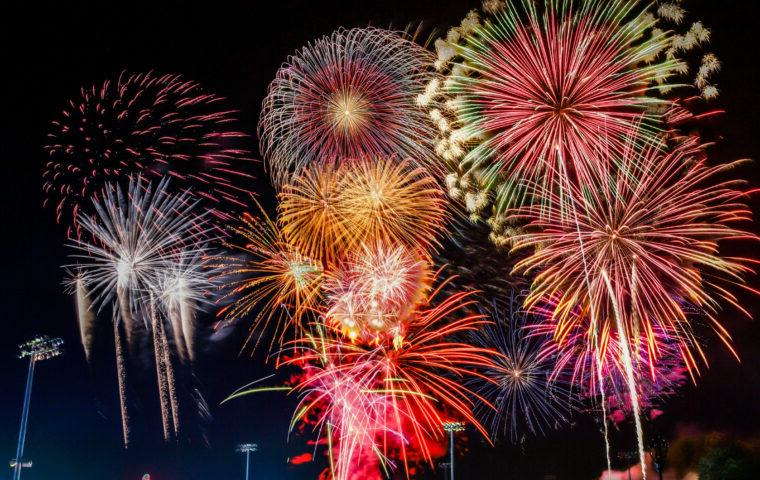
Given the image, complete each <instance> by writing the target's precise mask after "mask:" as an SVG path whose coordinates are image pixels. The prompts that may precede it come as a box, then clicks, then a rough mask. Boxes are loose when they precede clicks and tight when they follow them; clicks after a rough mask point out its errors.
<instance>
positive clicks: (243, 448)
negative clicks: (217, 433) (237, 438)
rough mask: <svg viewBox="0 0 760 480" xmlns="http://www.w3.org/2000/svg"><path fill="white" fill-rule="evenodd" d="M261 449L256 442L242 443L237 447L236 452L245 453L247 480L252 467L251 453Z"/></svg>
mask: <svg viewBox="0 0 760 480" xmlns="http://www.w3.org/2000/svg"><path fill="white" fill-rule="evenodd" d="M258 449H259V446H258V445H257V444H255V443H242V444H240V445H238V446H237V448H236V449H235V451H236V452H240V453H245V480H248V478H249V473H250V469H251V453H253V452H255V451H256V450H258Z"/></svg>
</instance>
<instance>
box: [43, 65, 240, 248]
mask: <svg viewBox="0 0 760 480" xmlns="http://www.w3.org/2000/svg"><path fill="white" fill-rule="evenodd" d="M223 103H224V99H223V98H222V97H219V96H217V95H214V94H211V93H208V92H205V91H204V90H203V89H202V88H201V86H200V85H199V84H198V83H196V82H192V81H187V80H184V79H183V78H182V77H180V76H179V75H156V74H154V73H134V74H130V73H127V72H123V73H122V74H121V75H120V76H119V77H118V78H117V79H116V80H115V81H113V80H106V81H105V82H103V84H102V85H100V86H97V85H93V86H92V87H89V88H82V89H81V91H80V96H79V98H77V99H74V100H70V101H69V102H68V103H67V104H66V106H65V108H64V109H63V110H62V112H61V114H60V117H59V118H58V119H56V120H54V121H53V122H52V125H51V129H50V132H49V133H48V140H47V144H46V145H45V150H46V151H47V153H48V155H49V157H50V160H49V161H48V162H47V164H46V165H45V170H44V172H43V175H42V177H43V189H44V191H45V194H46V196H47V198H46V200H45V203H46V204H50V205H52V206H54V207H55V209H56V218H57V220H58V221H59V222H66V223H69V222H70V221H71V222H72V224H71V225H70V229H69V236H70V237H71V236H75V235H76V234H78V222H79V220H80V219H81V217H82V215H80V214H79V212H80V208H81V207H82V203H83V202H85V201H89V198H90V197H92V196H94V195H96V194H97V193H98V191H99V190H100V189H101V188H102V187H103V185H104V184H105V183H106V182H109V181H117V180H119V179H121V178H123V177H124V176H127V175H133V174H142V175H144V176H146V177H149V178H160V177H163V176H170V177H172V178H173V179H175V180H174V181H175V182H177V183H178V184H179V185H182V184H184V185H192V186H193V187H194V188H195V191H194V195H195V196H196V198H199V199H202V200H203V205H204V207H205V208H207V209H208V210H209V211H210V212H211V215H212V216H214V217H218V218H219V219H229V218H231V217H230V216H229V214H228V213H227V212H228V210H229V209H230V208H234V207H240V206H243V204H242V203H241V201H240V200H239V197H240V195H241V193H243V192H245V189H246V184H247V181H248V180H249V179H250V176H249V175H248V174H246V173H244V172H243V169H244V162H245V161H249V160H250V159H249V158H248V152H247V151H246V150H244V149H243V148H242V147H241V139H242V138H243V137H245V136H246V135H245V134H243V133H240V132H238V131H236V130H234V127H233V125H234V123H235V115H236V111H234V110H225V109H224V108H223V107H222V106H221V105H222V104H223ZM85 206H86V205H85Z"/></svg>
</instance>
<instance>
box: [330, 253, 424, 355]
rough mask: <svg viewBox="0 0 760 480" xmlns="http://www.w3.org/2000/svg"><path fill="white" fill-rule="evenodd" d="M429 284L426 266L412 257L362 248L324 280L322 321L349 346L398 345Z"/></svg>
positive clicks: (415, 255)
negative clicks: (391, 342) (361, 343)
mask: <svg viewBox="0 0 760 480" xmlns="http://www.w3.org/2000/svg"><path fill="white" fill-rule="evenodd" d="M430 281H431V274H430V271H429V270H428V266H427V263H426V262H425V261H423V260H422V258H420V256H419V255H418V254H416V253H415V252H413V251H411V250H409V249H407V248H405V247H403V246H401V245H397V246H394V247H385V246H384V245H382V244H380V243H377V244H374V245H373V246H367V245H363V246H362V248H361V249H360V250H358V251H354V252H351V253H350V254H349V255H348V256H347V258H346V259H345V260H344V261H343V262H341V264H340V265H339V266H338V268H337V269H336V270H335V271H333V272H331V273H330V274H329V275H328V278H327V281H326V282H325V290H326V292H327V303H328V305H329V310H328V311H327V315H326V316H327V318H328V320H329V321H331V322H332V323H333V325H334V326H336V327H338V328H340V330H341V331H342V332H343V333H344V334H345V335H347V336H348V337H349V338H350V339H351V340H360V341H364V342H376V343H377V342H380V341H381V340H382V339H384V338H386V337H387V338H390V339H400V338H401V337H403V335H404V332H405V330H406V322H407V320H408V319H409V317H410V316H411V315H412V313H413V311H414V308H415V307H416V306H417V305H419V304H420V303H421V302H422V301H423V300H424V298H425V295H426V293H427V291H428V289H429V288H430Z"/></svg>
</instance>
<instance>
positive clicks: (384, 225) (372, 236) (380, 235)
mask: <svg viewBox="0 0 760 480" xmlns="http://www.w3.org/2000/svg"><path fill="white" fill-rule="evenodd" d="M339 203H340V207H341V211H342V213H343V215H344V217H345V219H346V224H347V225H349V226H350V228H351V233H352V234H353V236H354V243H358V242H370V243H371V242H383V243H385V244H387V245H394V244H402V245H406V246H407V247H410V248H420V249H423V250H427V249H429V248H430V247H431V246H434V245H437V243H436V237H437V236H438V234H439V232H440V230H441V228H442V227H443V224H444V205H445V200H444V194H443V191H442V190H441V189H440V188H439V187H438V185H437V183H436V181H435V179H434V178H433V177H431V176H430V175H429V174H428V173H427V172H425V171H424V170H423V169H421V168H415V167H413V166H412V164H411V163H410V161H409V160H402V161H396V160H395V159H394V158H377V159H370V158H366V159H363V160H361V161H358V162H355V163H349V164H348V166H347V168H346V170H345V175H344V179H343V182H342V185H341V189H340V202H339Z"/></svg>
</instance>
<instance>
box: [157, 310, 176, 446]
mask: <svg viewBox="0 0 760 480" xmlns="http://www.w3.org/2000/svg"><path fill="white" fill-rule="evenodd" d="M158 334H159V339H160V341H161V352H162V353H163V362H164V372H165V373H166V388H167V389H168V391H169V405H170V406H171V415H172V425H173V427H174V438H178V437H179V400H178V398H177V384H176V382H175V381H174V365H173V363H172V358H171V350H170V348H169V344H168V342H167V339H166V330H165V328H164V323H163V321H161V319H160V318H159V321H158Z"/></svg>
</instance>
